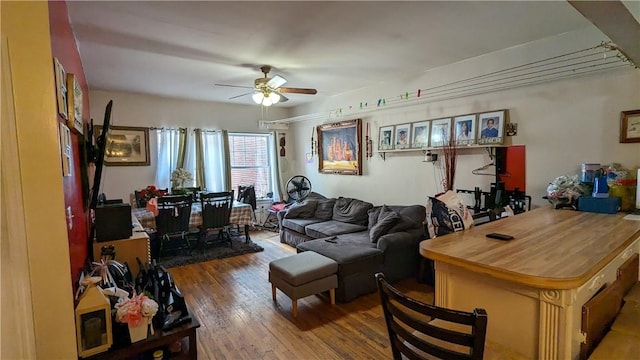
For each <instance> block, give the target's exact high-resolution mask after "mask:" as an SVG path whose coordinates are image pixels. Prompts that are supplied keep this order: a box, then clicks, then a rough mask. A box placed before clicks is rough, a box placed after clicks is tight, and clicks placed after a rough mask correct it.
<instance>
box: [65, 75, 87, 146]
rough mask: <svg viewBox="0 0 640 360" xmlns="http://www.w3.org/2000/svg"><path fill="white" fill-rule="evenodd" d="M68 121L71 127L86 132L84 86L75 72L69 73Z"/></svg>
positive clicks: (81, 132)
mask: <svg viewBox="0 0 640 360" xmlns="http://www.w3.org/2000/svg"><path fill="white" fill-rule="evenodd" d="M67 101H68V102H69V105H68V110H67V122H68V124H67V125H68V126H69V128H71V129H75V130H76V131H77V132H79V133H80V134H83V133H84V123H83V121H82V88H81V87H80V83H78V79H77V78H76V76H75V75H74V74H71V73H67Z"/></svg>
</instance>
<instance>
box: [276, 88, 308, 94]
mask: <svg viewBox="0 0 640 360" xmlns="http://www.w3.org/2000/svg"><path fill="white" fill-rule="evenodd" d="M278 91H279V92H281V93H289V94H308V95H315V94H317V93H318V90H316V89H304V88H292V87H281V88H279V89H278Z"/></svg>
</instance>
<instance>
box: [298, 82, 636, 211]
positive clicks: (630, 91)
mask: <svg viewBox="0 0 640 360" xmlns="http://www.w3.org/2000/svg"><path fill="white" fill-rule="evenodd" d="M639 85H640V70H627V71H618V72H611V73H608V74H601V75H596V76H591V77H584V78H579V79H573V80H565V81H557V82H553V83H549V84H545V85H537V86H531V87H526V88H519V89H513V90H508V91H502V92H498V93H492V94H484V95H481V96H474V97H470V98H462V99H456V100H449V101H445V102H440V103H434V104H425V105H416V106H412V107H408V108H402V109H392V110H381V111H379V112H375V113H370V114H366V115H364V116H362V119H363V129H365V128H366V123H370V127H371V134H372V137H373V143H374V157H373V158H371V159H369V160H363V162H364V168H363V171H364V173H363V176H344V175H327V174H319V173H318V161H317V158H315V159H314V162H313V163H310V164H305V163H304V161H303V159H304V158H303V155H304V153H305V152H309V149H310V145H309V141H308V140H307V139H308V138H309V134H310V133H311V127H312V126H316V125H319V124H320V122H318V123H314V122H312V121H307V122H300V123H296V124H295V126H294V127H292V131H293V133H292V136H291V137H293V138H294V139H301V141H298V142H297V143H296V144H295V151H293V155H292V156H294V158H293V159H290V160H292V161H293V162H294V163H295V164H296V168H295V169H294V171H295V172H297V173H300V174H305V175H306V176H307V177H309V179H310V180H311V183H312V184H313V188H314V190H315V191H317V192H320V193H322V194H324V195H326V196H349V197H356V198H361V199H366V200H368V201H371V202H373V203H374V204H383V203H386V204H415V203H418V204H423V203H425V200H426V197H427V196H432V195H434V194H436V193H438V192H440V191H442V187H441V186H440V185H439V184H436V181H435V180H434V173H435V174H439V171H434V166H433V165H432V164H431V163H424V162H422V159H423V156H422V152H410V153H387V155H386V161H383V160H382V159H381V158H380V157H379V156H378V154H377V153H376V151H375V148H376V145H375V144H376V143H377V141H378V129H379V128H380V127H381V126H387V125H393V124H402V123H407V122H414V121H419V120H428V119H437V118H441V117H449V116H455V115H462V114H468V113H476V112H485V111H490V110H497V109H509V113H510V120H511V122H515V123H517V124H518V135H517V136H514V137H511V138H510V139H511V142H512V144H513V145H525V146H526V190H527V193H528V194H529V195H531V196H532V197H533V203H534V204H536V203H537V204H542V203H544V200H542V199H541V197H542V196H543V195H545V190H546V187H547V185H548V183H549V182H550V181H552V180H553V179H554V178H555V177H556V176H559V175H565V174H578V173H579V171H580V164H582V163H601V164H608V163H610V162H619V163H621V164H622V165H624V166H626V167H629V168H633V167H638V166H640V143H633V144H620V143H619V141H618V138H619V121H620V111H624V110H631V109H638V108H640V86H639ZM363 131H364V130H363ZM363 140H364V135H363ZM459 154H460V155H459V156H458V166H457V175H456V181H455V187H456V188H466V189H473V187H474V186H478V185H480V186H481V188H482V189H483V190H484V191H488V190H489V183H490V182H491V180H492V177H489V176H478V175H473V174H472V173H471V171H472V170H473V169H475V168H477V167H480V166H482V165H484V164H486V163H489V162H490V159H489V157H488V155H487V154H486V151H485V150H484V149H473V150H463V151H460V153H459Z"/></svg>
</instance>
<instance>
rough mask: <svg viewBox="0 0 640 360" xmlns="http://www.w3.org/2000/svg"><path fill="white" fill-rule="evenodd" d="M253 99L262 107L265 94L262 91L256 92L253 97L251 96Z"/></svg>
mask: <svg viewBox="0 0 640 360" xmlns="http://www.w3.org/2000/svg"><path fill="white" fill-rule="evenodd" d="M251 98H252V99H253V101H254V102H255V103H256V104H258V105H260V104H262V100H263V99H264V94H263V93H261V92H260V91H256V92H254V93H253V95H251Z"/></svg>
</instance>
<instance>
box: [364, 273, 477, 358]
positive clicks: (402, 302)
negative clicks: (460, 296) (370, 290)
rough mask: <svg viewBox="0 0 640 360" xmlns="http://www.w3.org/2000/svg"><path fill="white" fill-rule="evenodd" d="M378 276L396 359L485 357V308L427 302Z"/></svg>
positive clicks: (378, 274) (379, 290)
mask: <svg viewBox="0 0 640 360" xmlns="http://www.w3.org/2000/svg"><path fill="white" fill-rule="evenodd" d="M375 277H376V280H377V283H378V293H379V294H380V301H381V302H382V310H383V313H384V319H385V322H386V324H387V331H388V333H389V340H390V342H391V352H392V354H393V358H394V359H395V360H400V359H403V358H408V359H433V358H434V357H435V358H439V359H445V360H448V359H482V358H483V354H484V351H485V337H486V332H487V313H486V311H485V310H484V309H478V308H476V309H474V310H473V312H464V311H457V310H451V309H446V308H442V307H438V306H435V305H430V304H426V303H423V302H420V301H418V300H415V299H412V298H410V297H409V296H407V295H405V294H403V293H401V292H400V291H398V290H397V289H396V288H394V287H393V286H391V285H389V283H388V282H387V281H386V280H385V278H384V274H382V273H377V274H375ZM403 356H404V357H403ZM488 358H489V357H488Z"/></svg>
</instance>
